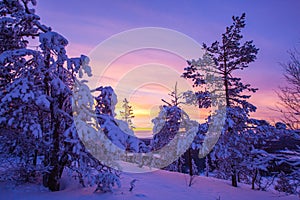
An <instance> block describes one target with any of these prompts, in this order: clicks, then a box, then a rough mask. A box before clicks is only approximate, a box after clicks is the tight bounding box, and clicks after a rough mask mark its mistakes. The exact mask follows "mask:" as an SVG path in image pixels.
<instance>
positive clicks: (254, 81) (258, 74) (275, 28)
mask: <svg viewBox="0 0 300 200" xmlns="http://www.w3.org/2000/svg"><path fill="white" fill-rule="evenodd" d="M299 10H300V1H299V0H285V1H280V0H260V1H241V0H240V1H238V0H228V1H221V0H211V1H201V0H198V1H196V0H195V1H160V0H153V1H137V0H126V1H121V0H120V1H99V0H86V1H81V0H64V1H61V0H43V1H41V0H40V1H38V4H37V8H36V12H37V14H38V15H39V16H40V17H41V21H42V22H43V23H44V24H46V25H48V26H51V27H52V29H53V30H54V31H56V32H59V33H60V34H62V35H63V36H65V37H66V38H67V39H68V41H69V45H68V47H67V50H68V54H69V55H70V56H80V55H81V54H85V55H92V53H93V51H94V50H95V49H97V48H96V47H97V45H99V44H102V43H103V42H104V41H106V40H107V39H109V38H111V37H112V36H113V35H115V34H119V33H122V32H124V31H128V30H131V29H136V28H143V27H161V28H167V29H172V30H174V31H177V32H179V33H182V34H185V35H186V36H188V37H190V38H191V39H193V40H195V41H196V42H197V43H199V44H202V43H206V44H211V43H212V42H214V41H215V40H219V39H220V37H221V34H222V33H224V31H225V27H226V26H229V25H231V23H232V19H231V17H232V16H233V15H235V16H239V15H241V14H242V13H243V12H245V13H246V28H245V29H244V30H243V32H242V33H243V35H244V39H245V40H253V41H254V44H255V45H256V47H258V48H259V49H260V50H259V53H258V56H257V60H256V61H255V62H254V63H252V64H250V66H249V68H247V69H246V70H244V71H243V72H241V73H239V74H237V75H238V76H240V77H242V79H243V80H244V82H246V83H250V84H251V85H252V86H253V87H255V88H259V90H258V92H256V93H255V94H253V95H252V98H251V99H250V102H252V103H253V104H254V105H256V106H257V108H258V110H257V112H256V113H254V114H252V117H256V118H263V119H267V120H269V121H271V122H273V121H276V120H278V118H279V115H278V113H276V112H274V111H272V110H271V109H270V108H272V107H274V105H275V104H276V102H278V98H277V96H276V93H275V91H276V90H278V87H279V86H283V85H284V84H285V81H284V78H283V75H282V73H283V69H282V67H281V65H280V63H285V62H287V61H288V59H289V56H288V53H287V52H288V51H289V50H292V49H294V48H298V49H300V26H299V24H300V12H299ZM245 40H244V41H245ZM195 59H197V58H195ZM91 63H93V60H91ZM153 63H155V65H156V66H157V65H159V66H161V65H162V66H163V67H161V68H158V71H157V73H156V75H155V78H156V79H154V81H153V82H152V84H149V83H150V82H147V84H142V83H140V85H135V88H134V89H133V88H130V96H128V97H127V98H129V100H130V102H131V103H132V106H133V109H134V113H135V115H136V117H135V119H134V123H135V124H136V125H137V126H138V127H144V128H145V127H146V128H149V127H150V126H151V118H153V117H155V115H156V114H157V111H158V109H159V105H161V104H162V102H161V98H164V99H168V96H167V94H168V93H169V91H170V90H171V89H172V88H170V86H169V85H168V86H166V85H164V83H162V84H157V83H155V82H157V80H165V79H168V78H167V77H168V76H166V73H167V71H168V70H167V71H166V72H163V71H160V70H159V69H162V68H164V69H170V70H171V71H172V70H173V71H174V73H175V72H176V73H177V74H179V75H180V74H181V73H182V72H183V68H184V67H185V66H186V61H185V58H182V57H180V56H178V55H174V54H172V53H170V52H166V51H161V50H157V49H156V50H153V49H144V50H139V51H132V52H128V53H127V54H124V55H122V56H120V57H118V58H117V59H115V60H114V61H113V62H112V63H111V65H110V67H109V68H108V69H107V70H106V71H105V73H104V76H103V77H102V82H101V81H100V80H99V83H101V84H103V83H106V84H109V85H112V86H113V87H118V84H119V83H120V82H121V81H120V80H121V79H122V80H123V79H124V76H125V75H124V74H126V75H127V76H129V77H131V81H132V80H135V78H137V77H149V76H153V74H151V73H150V72H149V73H148V72H147V70H143V69H146V68H147V67H148V68H151V67H153V65H152V66H151V64H153ZM96 64H99V63H96ZM138 70H141V71H138ZM129 72H132V73H129ZM138 72H139V73H138ZM170 73H171V72H170ZM172 73H173V72H172ZM128 74H129V75H128ZM125 78H126V77H125ZM124 80H125V79H124ZM129 81H130V80H129ZM176 81H177V80H176ZM176 81H174V80H173V82H172V84H173V85H175V82H176ZM178 81H180V83H179V84H178V85H180V86H182V87H183V88H182V89H184V86H183V85H186V84H190V83H189V82H186V81H183V82H181V80H178ZM158 82H159V81H158ZM126 84H127V85H128V86H129V85H130V84H128V82H127V83H125V85H126ZM119 85H120V84H119ZM119 101H121V100H119ZM191 112H193V113H191V115H193V116H196V117H197V116H198V117H199V118H203V116H202V115H201V113H200V112H198V110H197V109H191Z"/></svg>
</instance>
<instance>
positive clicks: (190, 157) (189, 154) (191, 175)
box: [188, 148, 194, 187]
mask: <svg viewBox="0 0 300 200" xmlns="http://www.w3.org/2000/svg"><path fill="white" fill-rule="evenodd" d="M188 157H189V161H188V164H189V175H190V182H189V187H191V186H192V181H193V175H194V172H193V162H192V152H191V148H189V149H188Z"/></svg>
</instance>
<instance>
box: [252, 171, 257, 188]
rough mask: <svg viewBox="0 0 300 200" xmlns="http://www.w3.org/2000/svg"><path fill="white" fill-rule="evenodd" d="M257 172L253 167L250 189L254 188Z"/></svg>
mask: <svg viewBox="0 0 300 200" xmlns="http://www.w3.org/2000/svg"><path fill="white" fill-rule="evenodd" d="M257 174H258V170H257V169H255V171H254V176H253V177H252V182H251V189H252V190H254V189H255V187H254V183H255V181H256V179H257Z"/></svg>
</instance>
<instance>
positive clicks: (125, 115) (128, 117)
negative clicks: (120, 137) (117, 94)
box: [120, 98, 135, 130]
mask: <svg viewBox="0 0 300 200" xmlns="http://www.w3.org/2000/svg"><path fill="white" fill-rule="evenodd" d="M122 108H123V109H124V110H123V111H120V115H121V117H122V119H123V120H124V121H125V122H127V124H128V126H129V127H130V129H132V130H133V129H134V128H135V127H134V126H133V123H132V119H133V118H134V115H133V109H132V106H131V105H129V102H128V100H127V99H126V98H125V99H124V100H123V105H122Z"/></svg>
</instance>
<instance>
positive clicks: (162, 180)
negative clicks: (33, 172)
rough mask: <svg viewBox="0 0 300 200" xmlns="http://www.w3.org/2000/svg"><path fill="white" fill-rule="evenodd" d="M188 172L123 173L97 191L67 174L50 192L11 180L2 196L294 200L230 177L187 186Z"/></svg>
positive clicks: (4, 185) (196, 181)
mask: <svg viewBox="0 0 300 200" xmlns="http://www.w3.org/2000/svg"><path fill="white" fill-rule="evenodd" d="M134 179H136V180H137V181H136V182H135V187H134V189H133V191H132V192H129V188H130V182H132V181H133V180H134ZM188 180H189V176H188V175H185V174H179V173H175V172H167V171H162V170H159V171H155V172H150V173H142V174H128V173H123V174H122V175H121V182H122V187H121V188H116V189H115V190H114V192H113V193H101V192H96V193H94V190H95V187H87V188H82V187H81V186H79V184H77V183H76V182H75V181H74V180H73V179H70V177H68V176H67V175H65V176H64V177H63V179H62V191H59V192H49V191H47V189H45V188H43V187H42V186H38V185H33V184H26V185H19V186H14V187H12V185H11V184H8V183H4V182H1V183H0V196H1V199H24V200H26V199H30V200H31V199H33V200H34V199H43V200H48V199H49V200H50V199H51V200H53V199H55V200H56V199H57V200H60V199H62V200H66V199H81V200H84V199H87V200H94V199H95V200H96V199H97V200H99V199H100V200H121V199H122V200H124V199H125V200H127V199H130V200H131V199H132V200H135V199H136V200H137V199H145V200H158V199H159V200H160V199H166V200H169V199H170V200H171V199H172V200H197V199H205V200H216V199H220V200H226V199H228V200H241V199H242V200H253V199H254V200H260V199H263V200H274V199H275V200H276V199H278V200H293V199H295V200H296V199H299V198H298V197H297V196H294V195H290V196H288V195H286V194H284V193H279V192H276V191H268V192H262V191H253V190H251V189H250V185H244V184H240V186H239V187H237V188H234V187H232V186H231V185H230V182H229V181H225V180H219V179H215V178H211V177H196V178H195V179H194V184H193V185H192V187H188V186H187V184H188Z"/></svg>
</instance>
